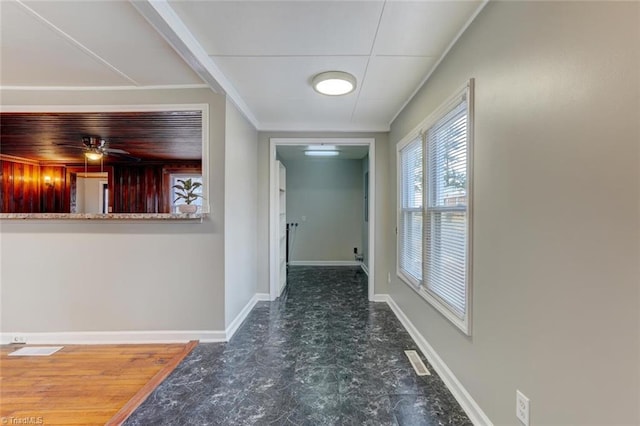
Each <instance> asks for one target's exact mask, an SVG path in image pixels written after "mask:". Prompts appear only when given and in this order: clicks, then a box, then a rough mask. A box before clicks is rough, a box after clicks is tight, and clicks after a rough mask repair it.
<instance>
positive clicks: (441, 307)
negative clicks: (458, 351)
mask: <svg viewBox="0 0 640 426" xmlns="http://www.w3.org/2000/svg"><path fill="white" fill-rule="evenodd" d="M465 94H466V96H467V109H468V118H467V139H468V140H467V171H468V175H467V247H466V249H467V258H466V270H465V275H466V277H465V278H466V286H465V290H466V300H465V301H466V306H465V315H464V317H462V318H460V317H459V316H458V315H457V314H456V313H454V312H453V311H452V310H451V309H450V308H449V306H448V305H447V304H446V303H444V302H443V301H442V300H441V299H440V298H439V297H438V296H437V295H435V294H433V293H432V292H430V291H429V290H428V289H427V287H426V285H423V284H422V283H421V282H418V281H417V280H416V279H414V278H413V277H410V276H408V275H406V274H404V273H403V272H402V270H401V268H400V257H399V256H400V237H399V233H398V229H399V226H400V215H401V214H402V198H401V197H402V188H401V186H402V165H401V158H400V151H401V150H402V149H403V148H404V147H405V146H407V145H408V144H409V143H411V142H413V141H414V140H415V139H416V138H417V137H420V135H422V134H425V133H426V131H427V130H428V129H429V128H430V127H431V126H433V125H434V124H435V123H436V122H437V121H438V120H440V119H441V118H442V117H444V116H445V115H446V114H447V113H448V112H449V111H450V110H451V109H452V108H453V107H454V106H455V104H456V103H457V102H458V100H459V99H460V97H461V96H462V95H465ZM474 115H475V114H474V79H470V80H469V81H468V82H467V83H466V84H465V85H464V86H463V87H462V88H460V89H459V90H456V92H455V93H454V95H452V96H451V97H450V98H449V99H447V101H446V102H444V103H443V104H442V105H440V107H438V108H437V109H436V110H435V111H434V112H432V113H431V114H429V116H428V117H427V118H425V119H424V120H423V121H422V122H421V123H420V124H419V125H418V126H416V127H415V128H414V129H413V130H412V131H411V132H409V134H407V135H406V136H405V137H404V138H402V139H401V140H400V142H398V144H397V146H396V189H397V191H396V206H397V208H396V275H397V276H398V278H400V280H402V281H403V282H404V283H406V284H407V285H408V286H409V287H410V288H411V289H413V290H414V291H415V292H417V293H418V294H419V295H420V296H422V297H423V298H424V299H425V300H426V301H427V302H428V303H429V304H430V305H431V306H433V307H434V308H435V309H436V310H437V311H438V312H440V313H441V314H442V315H443V316H444V317H445V318H447V319H448V320H449V321H451V323H452V324H454V325H455V326H456V327H458V328H459V329H460V330H461V331H462V332H464V333H465V334H466V335H468V336H471V331H472V326H471V325H472V322H471V318H472V314H473V312H472V307H473V298H472V296H473V279H472V278H473V204H474V203H473V192H474V191H473V147H474V133H473V129H474V127H475V126H474ZM423 144H424V138H423ZM426 155H427V149H426V146H425V145H423V171H424V173H423V181H424V180H425V179H426V176H427V173H426V164H427V163H426ZM425 188H426V186H425ZM423 197H424V195H423ZM426 204H427V203H426V200H425V199H423V203H422V212H423V213H422V214H423V228H422V232H423V236H422V242H423V244H424V242H425V238H424V237H425V236H424V233H425V232H426V227H425V226H424V219H425V218H426ZM424 254H425V250H424V247H423V256H424ZM423 279H424V260H423Z"/></svg>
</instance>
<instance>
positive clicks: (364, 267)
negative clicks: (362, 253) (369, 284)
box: [360, 263, 369, 276]
mask: <svg viewBox="0 0 640 426" xmlns="http://www.w3.org/2000/svg"><path fill="white" fill-rule="evenodd" d="M360 267H361V268H362V270H363V271H364V273H365V274H367V276H369V268H367V265H365V264H364V263H361V264H360Z"/></svg>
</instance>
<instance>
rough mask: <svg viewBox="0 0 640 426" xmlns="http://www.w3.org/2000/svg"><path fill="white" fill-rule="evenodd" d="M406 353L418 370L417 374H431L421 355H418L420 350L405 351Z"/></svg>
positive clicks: (414, 367)
mask: <svg viewBox="0 0 640 426" xmlns="http://www.w3.org/2000/svg"><path fill="white" fill-rule="evenodd" d="M404 353H405V354H406V355H407V358H409V362H411V365H412V366H413V369H414V370H415V371H416V374H417V375H418V376H430V375H431V373H429V370H427V367H426V366H425V365H424V363H423V362H422V360H421V359H420V355H418V352H416V351H404Z"/></svg>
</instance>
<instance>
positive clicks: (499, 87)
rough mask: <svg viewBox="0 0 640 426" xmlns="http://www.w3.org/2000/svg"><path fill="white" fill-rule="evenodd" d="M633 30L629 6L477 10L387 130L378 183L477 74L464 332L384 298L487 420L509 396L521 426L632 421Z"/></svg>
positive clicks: (508, 411)
mask: <svg viewBox="0 0 640 426" xmlns="http://www.w3.org/2000/svg"><path fill="white" fill-rule="evenodd" d="M639 31H640V3H638V2H629V3H615V2H490V3H489V4H488V5H487V6H486V7H485V9H484V11H483V12H481V14H480V15H479V16H478V18H477V19H476V21H475V22H474V23H473V24H472V25H471V26H470V28H469V29H468V30H467V32H466V33H465V34H464V35H463V37H462V38H461V39H460V40H459V41H458V43H457V45H456V46H455V47H454V49H453V50H452V51H451V52H450V53H449V55H448V56H447V58H446V59H445V60H444V61H443V62H442V64H441V65H440V67H439V68H438V70H437V72H436V73H435V74H434V75H433V76H432V78H431V79H430V80H429V83H428V84H427V85H426V86H425V87H423V88H422V89H421V90H420V91H419V92H418V94H417V96H416V97H415V98H414V99H413V101H412V102H411V103H410V104H409V105H408V106H407V107H406V108H405V110H404V111H403V112H402V113H401V114H400V115H399V117H398V118H397V119H396V120H395V121H394V122H393V125H392V131H391V134H390V141H391V143H390V147H389V154H390V157H391V161H390V163H389V164H390V166H391V173H390V175H391V176H395V155H396V151H395V145H396V143H397V142H398V141H399V140H400V139H401V138H402V137H403V136H404V135H406V134H407V133H408V132H409V131H410V130H411V129H412V128H414V127H415V126H416V125H417V124H418V123H419V122H420V121H421V120H422V119H424V118H425V117H426V116H427V115H428V114H429V113H431V112H432V111H433V110H434V109H435V108H437V106H438V105H439V104H440V103H442V102H443V101H444V100H445V99H446V98H447V97H449V96H450V95H452V94H453V93H454V92H455V91H456V90H457V89H458V88H459V87H461V86H462V85H463V84H464V83H465V81H466V80H468V79H469V78H470V77H475V78H476V91H475V93H476V101H475V108H476V115H475V119H476V124H475V132H476V137H475V170H474V180H475V206H474V207H475V217H474V229H475V235H474V245H473V248H474V252H475V256H474V259H473V261H474V269H473V281H474V287H473V292H474V299H473V319H472V321H473V336H472V337H470V338H469V337H466V336H464V335H463V334H462V333H460V332H459V331H458V330H457V329H456V327H454V326H453V325H451V324H450V323H449V322H448V321H447V320H446V319H445V318H444V317H443V316H442V315H440V314H439V313H438V312H437V311H435V310H434V309H432V308H431V306H430V305H428V304H427V303H426V302H425V301H424V300H423V299H422V298H420V297H418V296H417V295H416V293H414V292H413V291H412V290H411V289H410V288H409V287H408V286H407V285H405V284H404V283H402V282H400V281H399V280H398V279H397V278H395V277H394V279H393V281H392V283H391V286H390V289H389V290H390V294H391V295H392V297H393V299H394V300H395V301H396V302H397V303H398V304H399V306H400V307H401V308H402V310H403V311H404V312H405V313H406V314H407V315H408V316H409V318H410V319H411V320H412V322H413V323H414V324H415V325H416V326H417V327H418V328H419V329H420V331H421V333H422V334H423V335H424V336H425V337H426V339H427V340H428V341H429V342H430V343H431V345H432V346H433V347H434V348H435V350H436V351H437V352H438V353H439V355H440V356H441V357H442V359H443V360H444V361H445V362H446V363H447V365H448V366H449V367H450V368H451V370H452V371H453V373H454V374H455V375H456V376H457V377H458V379H459V380H460V381H461V382H462V384H463V385H464V386H465V388H466V389H467V390H468V391H469V392H470V394H471V396H472V397H473V398H474V399H475V400H476V401H477V402H478V403H479V404H480V406H481V407H482V409H483V410H484V411H485V413H486V414H487V415H488V416H489V417H490V418H491V420H492V421H493V422H494V423H495V424H499V425H506V424H517V420H516V418H515V391H516V389H520V390H521V391H522V392H523V393H524V394H525V395H527V396H528V397H529V398H530V399H531V424H532V425H568V424H575V425H578V424H579V425H587V424H590V425H605V424H606V425H614V424H615V425H623V424H624V425H630V424H639V423H640V415H639V407H640V404H639V402H640V395H639V387H638V379H639V373H640V372H639V366H640V362H639V359H640V358H639V347H640V341H639V339H640V330H639V318H638V313H639V312H640V306H639V295H638V287H639V285H638V282H639V271H638V259H639V255H640V253H639V241H640V238H639V213H638V205H639V198H638V196H639V194H640V176H639V164H638V161H639V152H638V151H639V146H640V130H639V127H638V123H639V117H640V105H639V102H640V88H639V84H640V80H639V77H638V76H639V75H640V67H639V52H640V49H639V46H640V33H639ZM392 182H395V178H394V179H393V180H392ZM390 190H391V194H390V197H389V199H390V200H395V193H396V188H395V185H394V184H392V185H391V187H390ZM389 207H390V208H389V211H390V213H391V214H392V222H394V221H395V204H390V206H389ZM392 232H393V231H392V228H391V227H390V228H389V234H390V235H393V234H392ZM390 238H391V237H390ZM392 241H395V238H393V239H392ZM393 248H395V245H394V246H393ZM388 253H389V259H390V262H389V264H388V265H389V268H395V250H394V249H391V250H389V251H388ZM394 275H395V274H394Z"/></svg>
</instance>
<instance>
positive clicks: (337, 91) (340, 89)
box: [311, 71, 356, 96]
mask: <svg viewBox="0 0 640 426" xmlns="http://www.w3.org/2000/svg"><path fill="white" fill-rule="evenodd" d="M311 84H312V86H313V89H314V90H315V91H316V92H318V93H321V94H323V95H329V96H340V95H346V94H348V93H351V92H353V91H354V90H355V88H356V78H355V77H354V76H353V75H351V74H349V73H346V72H342V71H327V72H322V73H320V74H318V75H316V76H315V77H313V80H312V82H311Z"/></svg>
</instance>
